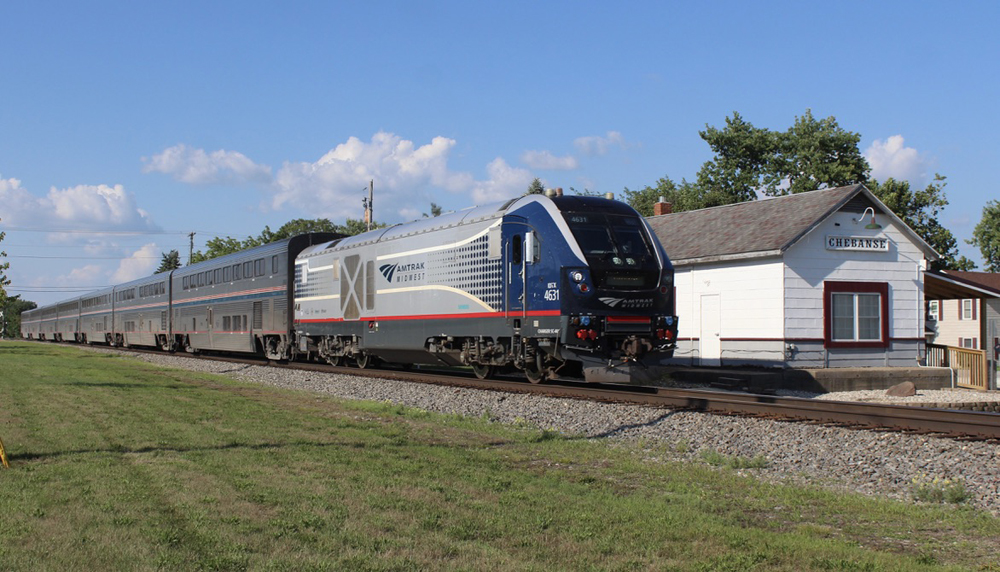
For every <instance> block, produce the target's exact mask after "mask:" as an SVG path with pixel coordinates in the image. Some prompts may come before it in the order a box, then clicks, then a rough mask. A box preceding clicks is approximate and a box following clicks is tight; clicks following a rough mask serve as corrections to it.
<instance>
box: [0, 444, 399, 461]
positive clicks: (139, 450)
mask: <svg viewBox="0 0 1000 572" xmlns="http://www.w3.org/2000/svg"><path fill="white" fill-rule="evenodd" d="M385 445H391V444H390V443H387V444H385ZM286 447H313V448H317V449H319V448H327V447H340V448H344V449H368V448H372V449H378V448H381V447H383V445H382V444H375V445H372V444H366V443H349V442H338V441H331V442H313V441H292V442H288V443H225V444H222V445H208V446H204V447H167V446H157V447H125V446H111V447H106V448H103V449H99V448H95V449H76V450H73V451H53V452H51V453H14V454H10V453H9V452H8V455H7V459H8V460H10V461H11V462H13V461H37V460H43V459H58V458H61V457H71V456H75V455H95V454H97V455H99V454H121V455H130V454H131V455H142V454H148V453H195V452H207V451H230V450H238V449H246V450H249V451H266V450H278V449H284V448H286Z"/></svg>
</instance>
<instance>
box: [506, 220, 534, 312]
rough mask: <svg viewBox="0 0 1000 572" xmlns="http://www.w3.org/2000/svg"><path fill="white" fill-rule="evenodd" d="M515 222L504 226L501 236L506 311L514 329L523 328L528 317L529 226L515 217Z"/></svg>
mask: <svg viewBox="0 0 1000 572" xmlns="http://www.w3.org/2000/svg"><path fill="white" fill-rule="evenodd" d="M510 218H514V219H515V220H514V221H513V222H509V223H506V224H504V226H503V230H502V232H501V236H502V237H503V244H504V257H505V258H506V264H505V267H504V292H505V295H504V311H505V316H506V318H507V321H508V323H509V324H510V325H512V326H513V327H514V328H519V327H520V326H521V323H522V320H524V318H525V317H526V315H527V305H526V304H525V291H526V289H525V284H526V280H527V268H525V264H524V238H525V235H526V234H527V232H528V225H527V224H525V223H524V222H521V221H520V220H517V219H516V218H515V217H510Z"/></svg>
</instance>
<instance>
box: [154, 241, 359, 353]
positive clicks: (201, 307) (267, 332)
mask: <svg viewBox="0 0 1000 572" xmlns="http://www.w3.org/2000/svg"><path fill="white" fill-rule="evenodd" d="M336 238H340V235H337V234H331V233H312V234H302V235H299V236H295V237H292V238H289V239H285V240H280V241H277V242H273V243H271V244H266V245H264V246H260V247H257V248H252V249H250V250H244V251H242V252H237V253H234V254H229V255H226V256H220V257H219V258H215V259H212V260H207V261H205V262H200V263H197V264H192V265H191V266H185V267H184V268H180V269H177V270H175V271H173V273H172V274H171V279H170V284H171V287H170V288H171V294H172V300H171V308H172V313H173V314H172V316H171V322H172V326H173V332H172V335H173V340H174V343H175V344H176V347H177V348H178V349H180V348H183V349H184V350H186V351H188V352H197V351H203V350H210V351H227V352H246V353H263V354H264V355H266V356H267V357H268V358H269V359H287V358H288V357H289V356H290V351H291V345H290V343H289V341H290V340H289V338H290V333H291V326H290V324H291V315H290V311H291V302H292V289H291V281H290V279H289V277H290V276H291V275H292V272H293V266H294V261H295V256H296V255H297V254H298V253H299V252H301V251H302V249H304V248H306V247H308V246H310V245H312V244H317V243H321V242H329V241H331V240H333V239H336Z"/></svg>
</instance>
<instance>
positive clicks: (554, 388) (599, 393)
mask: <svg viewBox="0 0 1000 572" xmlns="http://www.w3.org/2000/svg"><path fill="white" fill-rule="evenodd" d="M68 345H75V344H68ZM121 351H126V352H137V353H151V354H158V355H164V354H163V352H158V351H147V350H138V349H135V348H130V349H128V350H121ZM177 355H179V356H181V357H194V356H191V355H190V354H177ZM199 357H203V358H206V359H214V360H220V361H226V362H231V363H241V364H250V365H270V366H274V367H283V368H292V369H301V370H308V371H318V372H325V373H341V374H348V375H355V376H360V377H372V378H379V379H395V380H400V381H409V382H417V383H430V384H436V385H449V386H455V387H465V388H474V389H481V390H487V391H503V392H514V393H527V394H536V395H545V396H552V397H565V398H572V399H587V400H594V401H605V402H612V403H631V404H636V405H646V406H652V407H665V408H670V409H683V410H691V411H701V412H705V413H712V414H718V415H743V416H753V417H762V418H768V419H775V420H785V421H804V422H812V423H822V424H833V425H840V426H847V427H855V428H862V429H881V430H891V431H902V432H911V433H921V434H937V435H942V436H946V437H952V438H958V439H970V440H997V441H1000V414H996V413H983V412H976V411H959V410H951V409H932V408H927V407H911V406H905V405H887V404H873V403H859V402H853V401H829V400H822V401H820V400H814V399H805V398H799V397H777V396H772V395H759V394H751V393H741V392H730V391H722V390H705V389H678V388H664V387H637V386H621V385H608V384H582V383H573V382H572V381H556V382H552V383H547V384H532V383H528V382H527V381H526V380H523V379H517V378H514V377H500V378H498V379H493V380H480V379H477V378H476V377H475V376H473V375H472V374H471V373H469V374H467V375H463V374H462V373H461V372H454V371H452V372H449V373H447V374H445V373H442V372H441V371H432V370H416V369H413V370H410V369H402V368H384V369H358V368H353V367H336V366H330V365H326V364H318V363H306V362H291V363H274V362H268V361H267V360H264V359H262V358H260V359H257V358H246V357H233V356H199Z"/></svg>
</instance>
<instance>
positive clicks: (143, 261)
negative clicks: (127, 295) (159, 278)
mask: <svg viewBox="0 0 1000 572" xmlns="http://www.w3.org/2000/svg"><path fill="white" fill-rule="evenodd" d="M159 265H160V248H159V247H158V246H156V244H155V243H150V244H146V245H144V246H143V247H142V248H140V249H139V250H136V251H135V252H133V253H132V254H130V255H129V256H128V258H123V259H122V261H121V262H120V263H119V264H118V269H117V270H115V271H114V272H112V273H111V284H121V283H123V282H128V281H130V280H135V279H136V278H142V277H143V276H149V275H151V274H152V273H153V271H154V270H156V268H157V267H158V266H159Z"/></svg>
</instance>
